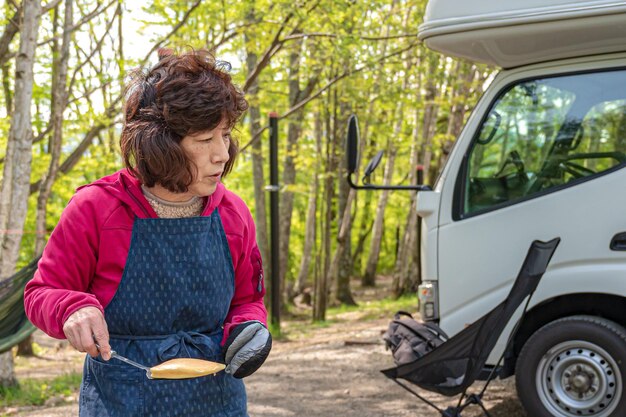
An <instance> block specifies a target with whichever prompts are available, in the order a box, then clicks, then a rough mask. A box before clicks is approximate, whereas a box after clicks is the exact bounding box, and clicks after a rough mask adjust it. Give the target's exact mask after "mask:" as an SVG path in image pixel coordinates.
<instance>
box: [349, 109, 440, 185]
mask: <svg viewBox="0 0 626 417" xmlns="http://www.w3.org/2000/svg"><path fill="white" fill-rule="evenodd" d="M358 123H359V122H358V119H357V117H356V115H354V114H353V115H351V116H350V118H349V119H348V136H347V138H346V157H347V160H346V162H347V168H348V176H347V180H348V184H350V187H352V188H354V189H356V190H363V189H370V190H414V191H427V190H431V188H430V187H429V186H428V185H421V184H420V185H376V184H370V182H369V178H370V175H371V174H372V172H374V170H375V169H376V167H378V165H379V164H380V161H381V160H382V158H383V151H378V152H377V153H376V155H374V158H372V160H371V161H370V162H369V163H368V164H367V166H366V167H365V172H364V175H363V184H364V185H357V184H355V183H354V182H353V181H352V174H355V173H356V171H357V165H358V159H359V124H358Z"/></svg>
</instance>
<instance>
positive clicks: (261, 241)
mask: <svg viewBox="0 0 626 417" xmlns="http://www.w3.org/2000/svg"><path fill="white" fill-rule="evenodd" d="M254 19H255V17H254V14H253V13H250V14H249V15H248V21H249V22H253V21H254ZM244 37H245V40H246V44H248V41H249V39H248V37H247V35H246V36H244ZM256 66H257V55H256V53H254V52H253V51H251V50H249V49H248V50H247V51H246V68H247V70H248V73H251V72H252V71H254V69H255V68H256ZM258 91H259V84H258V80H257V78H255V79H254V80H253V81H252V83H251V84H250V87H249V88H248V91H247V94H248V97H249V101H250V103H251V104H250V107H249V108H248V114H249V115H250V136H251V137H255V135H256V134H257V132H259V131H260V130H261V111H260V109H259V105H258V104H257V102H256V96H257V94H258ZM251 154H252V178H253V181H254V203H255V204H254V207H255V211H254V213H255V216H254V217H255V224H256V240H257V244H258V245H259V251H260V252H261V258H262V259H263V261H264V264H263V268H264V269H265V275H266V276H268V277H271V276H272V270H271V265H270V263H269V259H270V253H269V241H268V238H267V212H266V209H265V179H264V175H263V161H264V158H263V146H262V142H261V141H260V140H256V141H254V143H253V144H252V152H251ZM270 291H271V288H270ZM265 299H266V300H269V299H270V297H269V296H268V297H266V298H265Z"/></svg>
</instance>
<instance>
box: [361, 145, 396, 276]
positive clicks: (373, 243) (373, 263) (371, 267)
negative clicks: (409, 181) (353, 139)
mask: <svg viewBox="0 0 626 417" xmlns="http://www.w3.org/2000/svg"><path fill="white" fill-rule="evenodd" d="M388 150H389V152H388V155H387V163H386V164H385V176H384V180H383V182H384V184H390V183H391V177H392V174H393V165H394V162H395V158H396V149H395V146H394V144H393V143H391V142H390V143H389V146H388ZM388 200H389V190H383V191H381V194H380V197H379V198H378V205H377V206H376V218H375V219H374V226H373V229H372V239H371V240H370V251H369V258H368V259H367V266H366V267H365V274H363V277H362V279H361V285H362V286H364V287H374V286H375V285H376V269H377V267H378V259H379V257H380V245H381V242H382V240H383V227H384V223H383V222H384V219H385V208H387V201H388Z"/></svg>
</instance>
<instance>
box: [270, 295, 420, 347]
mask: <svg viewBox="0 0 626 417" xmlns="http://www.w3.org/2000/svg"><path fill="white" fill-rule="evenodd" d="M357 302H358V305H356V306H348V305H341V306H337V307H329V308H328V309H327V310H326V320H324V321H317V322H312V321H311V313H310V311H309V312H308V313H307V314H306V315H303V314H299V315H295V314H290V318H289V319H287V320H285V321H284V322H283V328H282V329H281V332H280V333H279V332H275V328H273V327H272V326H270V329H271V331H272V337H273V338H275V339H278V340H280V339H285V338H288V337H292V336H293V337H306V335H307V334H310V333H311V331H313V330H316V329H323V328H328V327H330V326H332V325H333V324H336V323H342V322H348V321H368V320H375V319H379V318H384V317H388V318H389V319H391V318H392V317H393V314H394V313H395V312H396V311H398V310H404V311H407V312H415V311H416V310H417V296H416V295H415V294H407V295H403V296H401V297H400V298H398V299H394V298H392V297H386V298H383V299H380V300H365V301H357ZM272 329H273V330H272Z"/></svg>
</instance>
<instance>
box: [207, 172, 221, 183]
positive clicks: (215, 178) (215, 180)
mask: <svg viewBox="0 0 626 417" xmlns="http://www.w3.org/2000/svg"><path fill="white" fill-rule="evenodd" d="M221 177H222V173H221V172H218V173H217V174H213V175H209V176H207V178H208V179H209V180H211V181H214V182H218V181H219V180H220V178H221Z"/></svg>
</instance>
